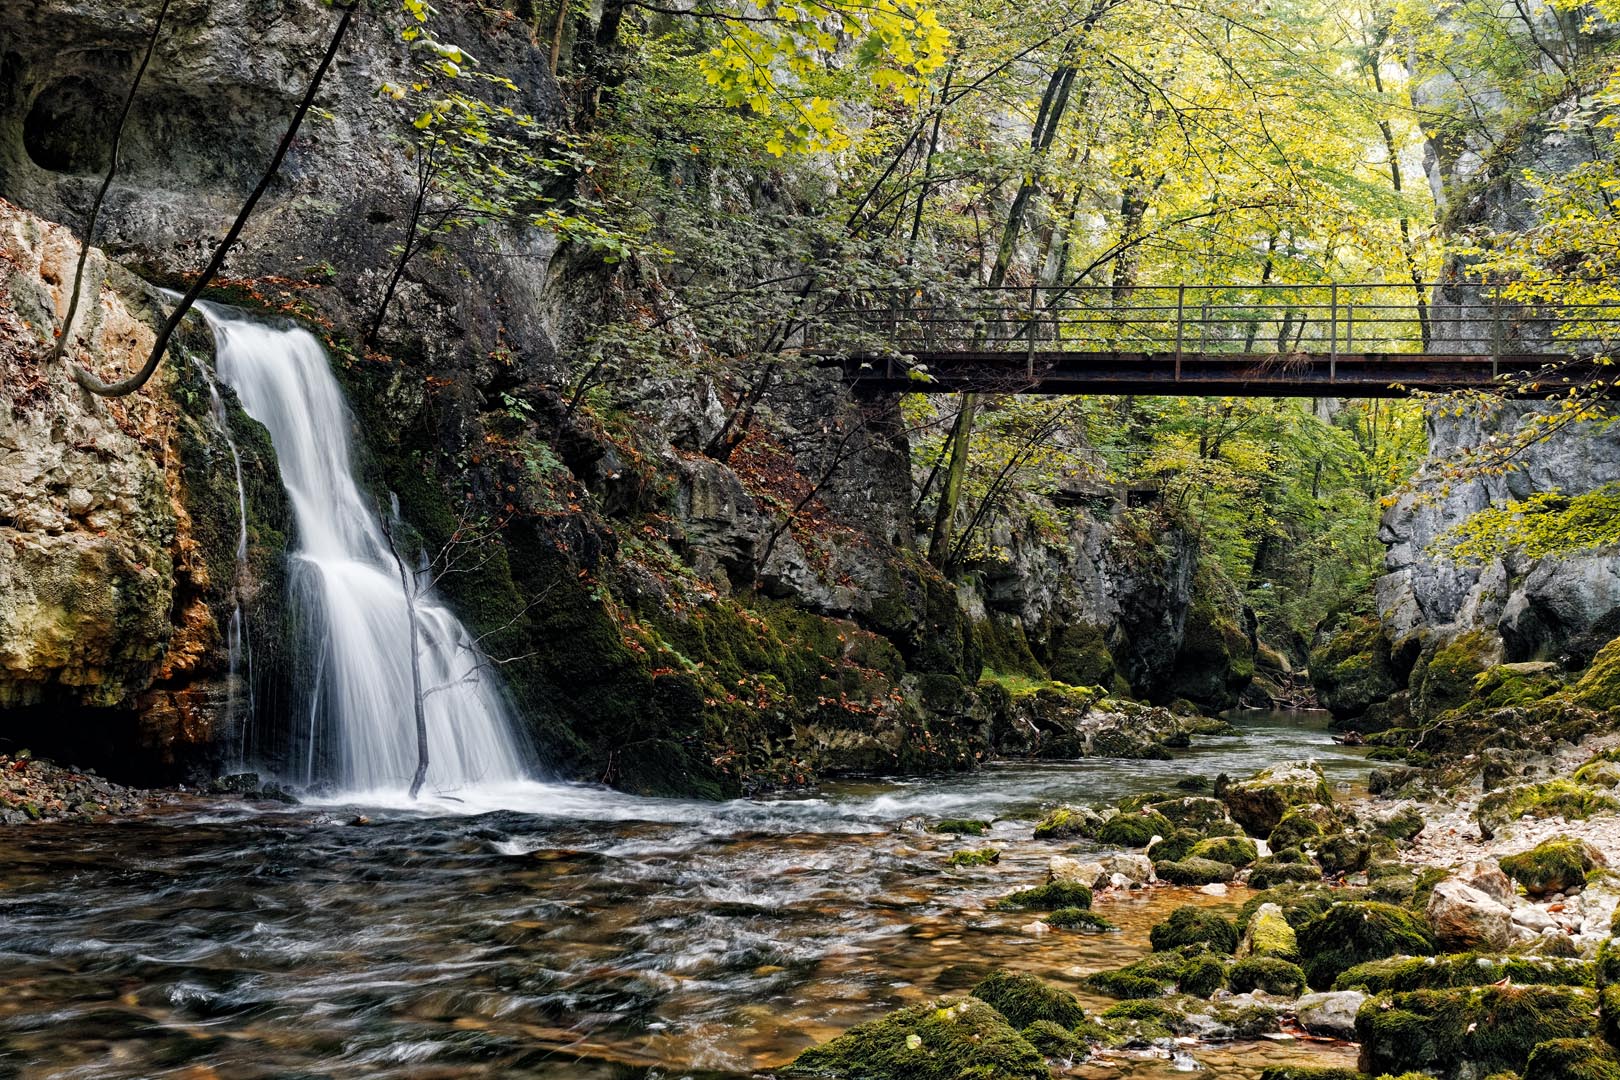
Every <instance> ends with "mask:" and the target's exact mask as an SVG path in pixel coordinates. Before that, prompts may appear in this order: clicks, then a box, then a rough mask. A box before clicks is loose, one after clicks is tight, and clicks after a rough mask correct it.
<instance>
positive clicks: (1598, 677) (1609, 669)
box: [1570, 637, 1620, 710]
mask: <svg viewBox="0 0 1620 1080" xmlns="http://www.w3.org/2000/svg"><path fill="white" fill-rule="evenodd" d="M1570 696H1571V697H1573V698H1574V700H1575V701H1576V703H1578V704H1581V705H1585V706H1586V707H1587V708H1589V709H1604V710H1607V709H1615V708H1620V637H1617V638H1615V639H1614V640H1613V641H1611V642H1609V643H1608V644H1607V645H1605V646H1603V648H1601V649H1599V650H1598V651H1597V655H1596V656H1594V657H1592V662H1591V663H1590V664H1588V665H1587V668H1586V671H1585V672H1583V673H1582V674H1581V677H1580V680H1579V681H1578V682H1576V684H1575V688H1574V690H1573V691H1571V695H1570Z"/></svg>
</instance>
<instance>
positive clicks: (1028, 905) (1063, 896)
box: [990, 881, 1091, 911]
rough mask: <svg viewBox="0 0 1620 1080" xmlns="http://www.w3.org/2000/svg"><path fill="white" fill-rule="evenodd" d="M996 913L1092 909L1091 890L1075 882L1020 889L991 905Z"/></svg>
mask: <svg viewBox="0 0 1620 1080" xmlns="http://www.w3.org/2000/svg"><path fill="white" fill-rule="evenodd" d="M990 907H991V909H992V910H994V911H1057V910H1059V909H1060V908H1081V909H1086V908H1089V907H1091V890H1090V889H1088V888H1086V887H1085V886H1084V885H1081V884H1080V883H1079V882H1075V881H1049V882H1047V883H1046V884H1045V885H1037V886H1036V887H1035V888H1033V889H1020V890H1018V891H1017V892H1015V893H1011V894H1009V895H1007V896H1004V897H1002V898H1001V899H1000V900H997V901H995V902H994V903H992V904H991V905H990Z"/></svg>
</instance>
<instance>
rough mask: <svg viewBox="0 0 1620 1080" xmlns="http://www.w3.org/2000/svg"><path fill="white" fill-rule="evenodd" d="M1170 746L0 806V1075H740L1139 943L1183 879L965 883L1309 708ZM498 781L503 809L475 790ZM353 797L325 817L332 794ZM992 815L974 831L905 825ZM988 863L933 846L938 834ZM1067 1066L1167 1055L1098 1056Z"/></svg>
mask: <svg viewBox="0 0 1620 1080" xmlns="http://www.w3.org/2000/svg"><path fill="white" fill-rule="evenodd" d="M1236 722H1237V724H1238V726H1239V727H1240V728H1241V729H1242V730H1243V734H1242V735H1241V736H1239V737H1234V738H1224V739H1207V740H1201V741H1200V744H1199V745H1197V746H1195V747H1193V748H1192V749H1190V750H1185V751H1177V752H1175V756H1174V759H1173V760H1171V761H1113V760H1100V759H1094V760H1086V761H1078V762H1063V763H1055V762H1054V763H1028V764H1004V765H996V766H991V767H988V768H984V769H982V770H980V771H978V772H974V773H970V774H965V775H962V776H953V777H943V778H936V779H923V780H907V781H877V780H875V781H865V782H851V783H845V784H838V785H829V786H828V787H826V788H825V789H823V790H821V791H819V792H817V793H815V794H809V795H800V796H784V797H781V798H774V799H760V800H739V801H734V802H728V803H720V804H711V803H698V802H687V801H679V800H658V799H643V798H636V797H633V796H627V795H622V794H618V793H614V792H610V791H605V790H602V789H598V788H591V787H586V786H576V785H546V784H525V783H521V782H518V783H516V784H513V785H507V786H504V787H503V786H500V785H496V786H491V787H488V788H480V789H474V791H471V792H468V793H467V794H468V796H469V801H462V802H450V801H445V802H442V803H439V804H437V805H435V804H434V803H431V802H429V803H427V804H426V805H419V806H416V807H414V808H410V809H404V808H387V807H384V808H381V809H379V808H377V807H376V806H367V807H355V806H352V805H330V806H320V805H313V806H312V805H305V806H299V807H291V808H280V809H266V808H261V807H250V806H246V805H229V804H219V803H213V804H208V805H206V806H203V807H196V806H191V807H182V808H180V809H178V810H175V811H173V812H169V813H163V814H156V815H153V816H149V817H146V818H136V819H128V820H120V821H116V822H111V823H108V824H106V825H98V826H95V827H93V828H88V829H87V828H86V827H84V826H82V825H71V824H42V825H35V826H30V827H27V828H17V829H9V830H5V831H3V832H0V865H4V866H5V867H6V873H5V875H4V878H3V880H0V970H4V971H5V972H6V980H5V985H6V992H5V993H4V994H0V1076H7V1077H11V1076H15V1077H18V1078H20V1080H44V1078H62V1077H74V1078H83V1077H96V1078H105V1077H158V1076H163V1077H195V1078H202V1077H218V1078H221V1080H245V1078H270V1077H277V1078H290V1077H301V1078H313V1077H334V1078H336V1077H342V1078H351V1077H368V1078H369V1077H390V1078H393V1077H411V1078H427V1077H458V1078H460V1077H522V1078H531V1077H532V1078H545V1080H562V1078H567V1080H654V1078H667V1080H674V1078H676V1077H680V1076H693V1077H694V1078H697V1077H703V1078H708V1080H714V1078H728V1080H730V1078H741V1077H746V1076H752V1075H756V1074H757V1073H758V1072H760V1071H762V1070H768V1069H770V1068H771V1067H774V1066H778V1065H781V1064H783V1063H785V1062H787V1061H789V1060H791V1059H792V1057H793V1056H794V1055H795V1054H796V1053H798V1052H799V1051H800V1050H802V1049H803V1048H805V1047H806V1046H809V1045H811V1044H813V1043H815V1042H818V1041H821V1040H823V1039H826V1038H830V1037H832V1036H834V1035H836V1034H838V1033H839V1032H840V1031H843V1030H845V1029H847V1028H848V1027H850V1026H852V1025H854V1024H856V1023H860V1022H862V1021H865V1020H869V1019H873V1018H875V1017H877V1016H880V1015H882V1014H883V1013H884V1012H886V1011H888V1010H890V1009H892V1008H895V1007H898V1006H902V1005H907V1004H912V1003H915V1002H918V1001H922V1000H926V999H929V998H932V997H935V996H938V995H941V994H957V993H962V992H965V991H966V990H967V989H968V988H969V987H971V986H972V985H973V984H974V983H975V982H976V981H977V980H978V979H979V978H980V977H982V976H983V975H984V974H986V973H987V972H988V971H990V970H992V969H993V968H996V967H1007V968H1012V969H1016V970H1025V971H1031V972H1034V973H1036V974H1038V975H1040V976H1042V977H1043V978H1047V979H1049V980H1051V981H1052V982H1053V983H1055V984H1057V985H1061V986H1065V987H1067V988H1069V989H1073V990H1075V991H1076V992H1077V993H1080V996H1081V998H1082V1000H1083V1002H1084V1003H1085V1004H1086V1006H1087V1008H1088V1009H1090V1010H1098V1009H1101V1008H1105V1007H1106V1006H1107V1005H1109V1004H1111V1002H1110V1001H1109V1000H1108V999H1105V998H1097V997H1095V996H1094V995H1090V994H1088V993H1085V992H1083V989H1082V987H1081V986H1080V979H1081V978H1082V977H1083V976H1084V974H1086V973H1087V972H1090V971H1094V970H1098V969H1102V968H1110V967H1116V966H1119V965H1121V964H1125V963H1128V962H1130V961H1132V960H1134V959H1137V958H1139V957H1140V956H1141V955H1142V954H1144V953H1145V952H1146V951H1147V949H1148V945H1147V932H1148V929H1149V927H1151V926H1152V925H1153V924H1154V923H1155V922H1157V921H1159V920H1161V919H1163V918H1164V917H1165V915H1166V914H1167V913H1168V912H1169V911H1170V910H1171V909H1173V908H1174V907H1176V906H1178V905H1180V904H1183V903H1189V902H1197V903H1210V904H1222V905H1226V906H1229V907H1236V906H1237V905H1238V904H1240V903H1241V902H1242V900H1243V898H1244V893H1245V890H1243V889H1234V890H1233V895H1232V896H1231V897H1228V898H1225V899H1218V898H1211V897H1204V896H1200V895H1199V894H1198V893H1197V892H1196V891H1194V890H1190V889H1173V888H1160V889H1150V890H1144V891H1141V892H1139V893H1133V894H1131V896H1129V897H1127V898H1103V899H1100V900H1099V902H1098V911H1099V912H1100V913H1101V914H1103V915H1105V916H1106V917H1107V918H1108V919H1110V920H1111V921H1113V922H1114V923H1116V924H1118V925H1119V926H1120V927H1121V928H1122V932H1120V933H1116V934H1105V935H1089V934H1085V935H1083V934H1077V933H1068V932H1053V933H1049V934H1045V935H1042V936H1038V937H1037V936H1032V935H1030V934H1028V933H1025V932H1024V931H1023V930H1022V929H1021V927H1023V926H1025V925H1027V924H1028V923H1029V922H1030V920H1031V916H1029V915H1027V914H1022V915H1020V914H1001V913H993V912H988V911H986V910H985V905H986V903H987V902H988V901H990V900H992V899H994V898H996V897H998V896H1000V895H1002V894H1004V893H1007V892H1010V891H1012V890H1013V889H1017V888H1023V887H1026V886H1029V885H1032V884H1036V883H1038V882H1039V881H1040V880H1042V879H1043V878H1044V874H1045V866H1046V860H1047V858H1048V857H1049V856H1050V855H1052V854H1054V853H1057V852H1060V851H1063V850H1065V849H1066V848H1067V847H1068V846H1069V845H1068V844H1066V843H1035V842H1033V841H1031V840H1030V839H1029V836H1030V820H1029V818H1030V817H1031V816H1032V815H1034V814H1035V813H1036V812H1038V810H1039V809H1040V808H1041V807H1042V806H1043V805H1050V804H1052V803H1055V802H1059V801H1071V802H1076V801H1078V802H1090V801H1098V800H1104V799H1112V798H1117V797H1119V796H1121V795H1124V794H1128V793H1130V792H1134V791H1144V790H1153V789H1158V788H1165V787H1170V786H1172V785H1173V784H1174V782H1175V781H1176V780H1178V779H1181V778H1184V777H1186V776H1188V775H1196V774H1202V775H1206V776H1210V777H1213V776H1214V775H1215V774H1217V773H1220V772H1226V773H1229V774H1231V775H1234V776H1238V775H1243V774H1246V773H1248V772H1251V771H1253V770H1255V769H1258V768H1260V767H1262V766H1264V765H1267V764H1270V763H1273V762H1276V761H1282V760H1290V759H1294V758H1302V757H1315V758H1316V759H1317V760H1318V761H1320V762H1321V763H1322V764H1323V766H1324V768H1325V769H1326V770H1327V772H1328V775H1329V776H1330V778H1331V779H1332V780H1333V781H1334V782H1335V784H1336V785H1338V786H1340V788H1341V790H1344V789H1347V788H1349V787H1351V786H1353V785H1356V784H1357V783H1359V781H1360V778H1361V777H1362V775H1363V774H1364V772H1365V770H1366V767H1367V766H1366V763H1365V762H1364V760H1363V759H1362V757H1361V756H1360V752H1359V751H1356V750H1351V749H1347V748H1343V747H1338V746H1335V745H1333V744H1332V743H1331V742H1330V740H1329V739H1328V736H1327V733H1326V730H1325V726H1324V724H1325V718H1324V717H1323V716H1321V715H1319V714H1318V715H1311V714H1247V715H1244V716H1239V717H1237V718H1236ZM502 802H504V803H505V804H506V805H505V807H504V808H502V809H494V808H493V807H494V806H495V805H496V804H498V803H502ZM361 813H363V814H365V815H367V816H368V817H369V818H370V823H369V824H366V825H354V824H350V822H352V821H355V820H356V819H357V815H358V814H361ZM974 816H976V817H994V818H996V819H997V821H996V823H995V824H994V825H993V827H992V830H991V834H990V835H989V837H988V838H985V839H978V838H967V839H964V840H962V841H957V840H955V839H953V838H951V837H948V836H940V835H936V834H933V833H929V832H926V831H924V828H923V826H924V825H925V824H926V823H927V822H929V821H932V820H936V819H938V818H942V817H974ZM986 842H988V843H993V844H996V845H998V846H1001V847H1002V848H1003V855H1002V860H1001V862H1000V864H999V865H996V866H991V867H985V868H982V869H973V870H954V871H949V872H947V871H946V870H945V869H944V861H945V858H946V856H947V855H948V853H949V852H950V851H952V850H955V849H957V848H959V847H969V846H973V847H977V846H981V845H983V844H984V843H986ZM1189 1049H1190V1051H1191V1053H1192V1055H1193V1057H1194V1058H1195V1059H1196V1060H1197V1061H1199V1062H1200V1063H1201V1064H1202V1065H1203V1066H1205V1068H1206V1070H1207V1071H1206V1072H1205V1073H1204V1075H1206V1076H1213V1077H1242V1078H1252V1077H1256V1076H1258V1074H1259V1072H1260V1070H1261V1068H1263V1067H1264V1066H1265V1065H1268V1064H1277V1063H1287V1062H1297V1063H1313V1064H1324V1065H1353V1064H1354V1052H1353V1050H1351V1049H1349V1048H1346V1047H1344V1046H1342V1045H1335V1044H1326V1043H1309V1042H1304V1041H1299V1042H1273V1041H1259V1042H1241V1043H1229V1044H1212V1045H1199V1046H1193V1047H1190V1048H1189ZM1070 1075H1075V1076H1081V1077H1088V1078H1092V1077H1094V1078H1102V1077H1123V1076H1129V1077H1133V1078H1146V1077H1169V1076H1172V1075H1182V1074H1181V1073H1179V1072H1178V1071H1177V1070H1176V1068H1175V1066H1174V1065H1173V1064H1172V1062H1171V1061H1170V1060H1168V1058H1165V1057H1163V1056H1151V1057H1144V1056H1131V1055H1120V1056H1115V1057H1109V1058H1106V1059H1102V1060H1098V1061H1092V1062H1088V1063H1083V1064H1081V1065H1078V1066H1076V1067H1075V1068H1074V1069H1073V1070H1072V1071H1071V1073H1070Z"/></svg>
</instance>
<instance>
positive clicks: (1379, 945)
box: [1297, 901, 1435, 989]
mask: <svg viewBox="0 0 1620 1080" xmlns="http://www.w3.org/2000/svg"><path fill="white" fill-rule="evenodd" d="M1297 932H1298V935H1299V953H1300V956H1301V958H1302V964H1303V966H1304V968H1305V974H1306V976H1307V977H1308V978H1309V979H1310V983H1311V985H1312V986H1314V987H1318V988H1321V989H1326V988H1327V987H1330V986H1332V985H1333V981H1334V980H1335V979H1337V978H1338V977H1339V975H1341V974H1342V973H1343V972H1345V971H1347V970H1349V969H1350V968H1353V967H1355V966H1356V965H1357V964H1364V963H1366V962H1367V961H1369V960H1382V959H1384V958H1385V957H1389V956H1432V955H1434V952H1435V942H1434V935H1433V934H1432V933H1431V932H1430V931H1429V926H1428V924H1427V923H1426V922H1424V921H1423V920H1422V919H1421V918H1419V917H1418V916H1417V915H1414V914H1413V913H1412V912H1410V911H1408V910H1406V909H1405V908H1399V907H1396V906H1394V905H1393V904H1382V903H1378V902H1377V901H1362V902H1352V903H1346V904H1334V905H1333V906H1332V907H1330V908H1328V909H1327V910H1326V911H1324V912H1323V913H1322V914H1321V915H1318V916H1317V917H1316V918H1314V919H1312V920H1311V921H1310V922H1308V923H1306V924H1305V925H1304V926H1301V927H1299V928H1298V931H1297Z"/></svg>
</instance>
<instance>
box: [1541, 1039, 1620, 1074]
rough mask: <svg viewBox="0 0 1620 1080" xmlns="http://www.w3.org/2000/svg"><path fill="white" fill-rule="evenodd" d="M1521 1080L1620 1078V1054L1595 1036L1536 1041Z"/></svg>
mask: <svg viewBox="0 0 1620 1080" xmlns="http://www.w3.org/2000/svg"><path fill="white" fill-rule="evenodd" d="M1523 1080H1620V1056H1617V1055H1616V1054H1615V1052H1614V1049H1613V1048H1612V1047H1609V1046H1606V1045H1605V1044H1604V1043H1603V1042H1601V1041H1600V1040H1598V1039H1550V1040H1548V1041H1547V1042H1544V1043H1537V1044H1536V1048H1535V1049H1534V1050H1532V1051H1530V1060H1529V1061H1527V1062H1525V1065H1524V1076H1523Z"/></svg>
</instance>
